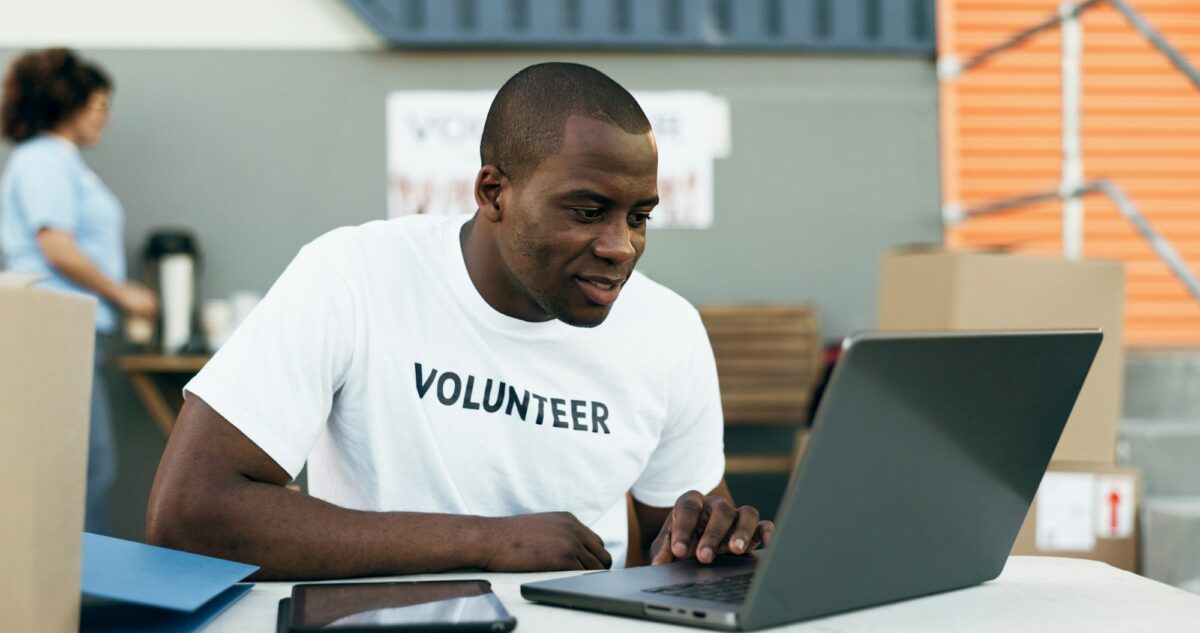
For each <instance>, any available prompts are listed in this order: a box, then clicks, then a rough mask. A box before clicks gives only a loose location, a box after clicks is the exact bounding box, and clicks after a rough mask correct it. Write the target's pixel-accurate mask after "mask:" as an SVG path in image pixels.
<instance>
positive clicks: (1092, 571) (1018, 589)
mask: <svg viewBox="0 0 1200 633" xmlns="http://www.w3.org/2000/svg"><path fill="white" fill-rule="evenodd" d="M572 573H575V572H561V573H542V574H441V575H437V576H409V577H404V580H414V579H431V578H436V579H440V580H449V579H455V578H486V579H488V580H490V581H491V583H492V587H493V590H494V591H495V592H496V593H497V595H499V597H500V599H501V600H502V601H503V602H504V605H505V606H506V607H507V608H508V610H509V612H510V613H512V614H513V615H514V616H515V617H516V618H517V631H570V632H571V633H583V632H584V631H611V630H619V631H673V632H675V633H678V632H680V631H687V630H689V629H687V628H684V627H680V626H678V625H672V624H658V623H655V622H650V621H648V620H635V619H629V618H620V617H616V616H608V615H602V614H597V613H590V612H586V611H575V610H572V609H562V608H557V607H549V606H543V605H538V604H534V603H531V602H526V601H525V600H524V599H523V598H521V589H520V587H521V583H524V582H530V581H533V580H544V579H547V578H554V577H559V576H564V575H570V574H572ZM371 580H382V579H371ZM387 580H395V578H389V579H387ZM292 584H293V583H279V582H270V583H259V584H258V585H257V586H256V587H255V588H254V590H253V591H251V592H250V593H248V594H246V596H245V597H243V598H242V599H241V600H240V601H238V602H237V603H235V604H234V605H233V606H231V607H230V608H229V609H228V610H227V611H226V612H224V613H222V614H221V616H220V617H218V618H217V619H216V620H214V621H213V622H212V623H211V624H210V625H209V626H208V627H207V628H206V629H205V630H204V631H205V633H274V631H275V614H276V609H277V607H278V604H279V600H280V599H282V598H286V597H288V596H290V595H291V586H292ZM691 630H701V629H691ZM772 630H776V631H812V632H818V631H819V632H821V633H834V632H845V633H850V632H853V631H889V632H892V631H897V632H903V631H912V632H914V633H916V632H920V633H927V632H934V631H972V632H986V631H996V632H997V633H1014V632H1017V633H1035V632H1038V631H1047V632H1054V633H1064V632H1067V631H1089V632H1104V631H1113V632H1114V633H1115V632H1118V631H1119V632H1120V633H1133V632H1138V631H1144V632H1146V633H1151V632H1153V633H1170V632H1172V631H1179V632H1181V633H1182V632H1185V631H1186V632H1187V633H1196V632H1197V631H1200V596H1198V595H1195V594H1191V593H1188V592H1185V591H1182V590H1180V589H1176V588H1174V587H1171V586H1168V585H1164V584H1161V583H1158V582H1155V581H1153V580H1148V579H1146V578H1142V577H1141V576H1137V575H1135V574H1131V573H1129V572H1125V571H1121V570H1119V569H1116V568H1115V567H1110V566H1109V565H1106V564H1104V563H1097V562H1093V561H1085V560H1075V559H1069V558H1043V557H1034V556H1014V557H1012V558H1010V559H1009V560H1008V565H1007V566H1006V567H1005V568H1004V573H1003V574H1001V575H1000V577H999V578H997V579H996V580H994V581H992V582H989V583H985V584H983V585H979V586H976V587H970V588H967V589H961V590H958V591H952V592H949V593H943V594H939V595H935V596H928V597H925V598H917V599H914V600H908V601H905V602H900V603H896V604H891V605H887V606H882V607H875V608H872V609H863V610H860V611H853V612H850V613H846V614H843V615H837V616H832V617H828V618H820V619H816V620H810V621H807V622H800V623H797V624H793V625H790V626H786V627H779V628H776V629H772Z"/></svg>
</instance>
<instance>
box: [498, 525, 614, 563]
mask: <svg viewBox="0 0 1200 633" xmlns="http://www.w3.org/2000/svg"><path fill="white" fill-rule="evenodd" d="M487 523H488V524H487V525H486V526H485V529H486V530H487V531H488V535H487V537H486V540H485V542H486V543H488V548H489V550H490V552H488V554H487V555H486V557H485V561H486V563H485V565H484V568H485V569H488V570H490V571H508V572H516V571H558V570H564V569H608V568H610V567H612V556H611V555H610V554H609V553H608V552H607V551H606V550H605V549H604V541H602V540H600V537H599V536H596V533H595V532H593V531H591V530H589V529H588V528H587V526H586V525H584V524H582V523H580V522H579V519H577V518H575V515H573V514H571V513H570V512H544V513H541V514H522V515H518V516H512V517H499V518H495V519H487Z"/></svg>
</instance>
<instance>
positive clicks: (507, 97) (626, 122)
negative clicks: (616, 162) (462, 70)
mask: <svg viewBox="0 0 1200 633" xmlns="http://www.w3.org/2000/svg"><path fill="white" fill-rule="evenodd" d="M572 115H582V116H586V117H588V118H592V119H596V120H599V121H604V122H606V123H611V124H613V125H615V126H618V127H620V128H621V129H623V130H625V131H626V132H629V133H630V134H645V133H646V132H649V131H650V120H649V119H647V118H646V113H645V112H643V111H642V107H641V106H640V105H638V102H637V100H636V99H634V98H633V95H631V94H629V91H628V90H626V89H625V88H623V87H621V84H618V83H617V82H615V81H613V80H612V78H610V77H609V76H608V75H605V74H604V73H602V72H600V71H598V70H596V69H595V68H592V67H590V66H584V65H582V64H569V63H565V62H549V63H545V64H536V65H534V66H530V67H528V68H526V69H524V70H522V71H520V72H518V73H517V74H515V75H513V76H512V77H511V78H510V79H509V80H508V81H506V82H505V83H504V85H503V86H502V87H501V88H500V92H498V93H496V98H495V99H494V100H493V101H492V107H491V108H490V109H489V110H488V115H487V120H486V121H485V122H484V124H483V139H482V140H481V141H480V143H479V159H480V162H481V163H482V164H484V165H495V166H496V167H498V168H499V169H500V170H501V171H503V172H504V173H505V174H507V175H508V176H509V177H510V178H520V177H522V176H524V175H525V174H527V173H529V172H531V171H533V169H534V168H536V167H537V166H538V165H539V164H541V162H542V160H544V159H545V158H546V157H547V156H550V155H553V154H555V153H557V152H558V151H559V150H560V149H561V148H562V140H563V132H564V130H565V128H566V123H567V119H568V118H569V117H571V116H572Z"/></svg>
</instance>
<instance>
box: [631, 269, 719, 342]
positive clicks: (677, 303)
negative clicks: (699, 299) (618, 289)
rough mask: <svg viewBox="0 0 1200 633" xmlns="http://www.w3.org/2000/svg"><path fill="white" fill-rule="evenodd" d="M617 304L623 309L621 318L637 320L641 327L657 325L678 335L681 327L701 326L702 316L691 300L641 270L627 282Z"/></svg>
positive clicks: (635, 272)
mask: <svg viewBox="0 0 1200 633" xmlns="http://www.w3.org/2000/svg"><path fill="white" fill-rule="evenodd" d="M622 302H625V303H624V305H622ZM617 305H618V306H621V316H622V317H623V318H625V319H630V320H633V321H636V322H637V323H639V327H644V326H646V325H647V324H649V323H655V324H658V325H659V326H661V327H662V328H663V329H664V331H666V332H672V331H676V332H677V331H678V330H679V328H680V327H681V326H693V325H698V324H700V314H699V312H697V311H696V308H695V306H693V305H692V304H691V302H690V301H688V300H687V299H685V298H683V296H682V295H680V294H679V293H678V292H675V291H674V290H672V289H670V288H668V287H667V286H665V285H663V284H661V283H659V282H657V281H655V280H653V279H651V278H649V277H647V276H646V275H644V274H642V273H640V272H637V271H634V273H633V276H632V277H630V279H629V281H628V282H627V283H626V287H625V290H624V291H623V292H622V293H621V297H620V298H619V299H617ZM701 327H702V326H701Z"/></svg>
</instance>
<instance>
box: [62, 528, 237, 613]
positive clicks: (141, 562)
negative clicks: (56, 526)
mask: <svg viewBox="0 0 1200 633" xmlns="http://www.w3.org/2000/svg"><path fill="white" fill-rule="evenodd" d="M256 570H258V567H257V566H255V565H246V564H244V563H235V562H233V561H227V560H222V559H220V558H212V557H210V556H201V555H199V554H190V553H188V552H180V551H177V550H173V549H167V548H165V547H155V546H153V545H145V544H142V543H135V542H132V541H123V540H121V539H115V538H111V537H107V536H100V535H98V534H91V533H87V532H85V533H84V535H83V578H82V583H81V587H80V588H81V591H82V592H83V596H84V601H83V609H82V613H81V618H80V630H81V631H172V632H173V631H178V632H179V633H186V632H190V631H196V630H198V629H199V628H200V627H202V626H204V625H205V624H206V623H208V622H209V621H210V620H212V619H213V618H215V617H216V616H217V615H218V614H220V613H221V612H222V611H224V610H225V609H226V608H227V607H229V605H231V604H233V603H234V602H236V601H237V599H238V598H241V597H242V596H243V595H245V593H246V592H248V591H250V589H251V587H253V586H254V585H249V584H241V585H239V584H237V583H238V582H239V581H241V580H243V579H245V578H246V576H249V575H250V574H252V573H254V572H255V571H256Z"/></svg>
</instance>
